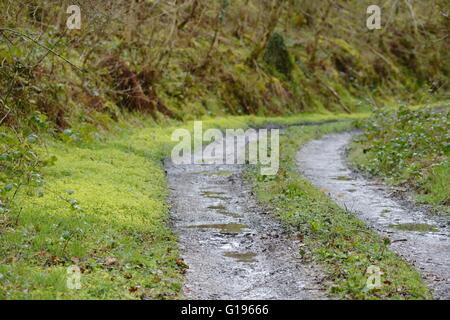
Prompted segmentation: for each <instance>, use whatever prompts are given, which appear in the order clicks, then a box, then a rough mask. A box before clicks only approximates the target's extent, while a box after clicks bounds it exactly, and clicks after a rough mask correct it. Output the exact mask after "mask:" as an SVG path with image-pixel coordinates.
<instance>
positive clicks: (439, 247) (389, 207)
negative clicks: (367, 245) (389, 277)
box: [297, 133, 450, 299]
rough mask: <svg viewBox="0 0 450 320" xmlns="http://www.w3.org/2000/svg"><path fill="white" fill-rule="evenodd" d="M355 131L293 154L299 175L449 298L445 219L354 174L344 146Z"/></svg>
mask: <svg viewBox="0 0 450 320" xmlns="http://www.w3.org/2000/svg"><path fill="white" fill-rule="evenodd" d="M353 135H354V133H341V134H332V135H328V136H325V137H324V138H322V139H320V140H315V141H312V142H310V143H308V144H306V145H305V146H304V147H303V148H302V149H301V150H300V151H299V152H298V154H297V164H298V167H299V170H300V171H301V172H302V174H303V175H304V176H305V177H306V178H308V179H309V180H310V181H311V182H312V183H313V184H314V185H315V186H317V187H318V188H321V189H323V190H324V192H326V193H328V194H329V195H330V197H331V198H333V199H334V200H335V201H336V202H337V203H338V204H339V205H341V206H342V207H344V208H346V209H348V210H350V211H353V212H356V213H357V214H358V216H359V217H361V218H362V219H363V220H365V221H366V222H367V223H368V224H369V225H370V226H371V227H373V228H375V229H376V230H377V231H379V232H380V233H381V234H382V235H383V236H387V237H389V238H390V239H391V241H392V244H391V249H392V250H394V251H395V252H397V253H398V254H399V255H401V256H402V257H404V259H405V260H407V261H408V262H410V263H411V264H412V265H414V266H415V267H416V268H417V270H419V272H420V273H421V274H422V277H423V278H424V280H425V281H426V283H427V284H428V285H429V287H430V288H432V289H433V291H434V297H435V298H438V299H450V230H449V229H450V227H449V218H447V217H437V216H430V215H428V214H426V213H424V212H423V211H421V210H420V209H419V208H417V207H416V208H415V207H413V206H412V205H411V204H410V203H406V202H405V201H402V200H399V199H397V198H395V197H393V196H392V194H391V193H392V189H390V188H388V187H386V186H384V185H382V184H380V183H378V182H376V181H372V180H368V179H365V178H364V177H362V176H360V175H358V174H355V173H354V172H352V171H351V170H350V169H349V167H348V165H347V162H346V154H345V151H346V147H347V146H348V145H349V143H350V142H351V140H352V137H353Z"/></svg>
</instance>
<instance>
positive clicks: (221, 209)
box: [208, 205, 227, 211]
mask: <svg viewBox="0 0 450 320" xmlns="http://www.w3.org/2000/svg"><path fill="white" fill-rule="evenodd" d="M208 209H211V210H217V211H227V208H226V207H225V206H222V205H218V206H208Z"/></svg>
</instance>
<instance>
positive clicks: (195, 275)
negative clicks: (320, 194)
mask: <svg viewBox="0 0 450 320" xmlns="http://www.w3.org/2000/svg"><path fill="white" fill-rule="evenodd" d="M242 170H243V168H242V166H239V165H174V164H172V163H171V162H170V161H167V162H166V171H167V176H168V183H169V188H170V191H171V196H170V203H171V222H172V225H173V228H174V230H175V232H176V233H177V235H178V237H179V243H180V250H181V254H182V257H183V259H184V260H185V262H186V264H187V265H188V266H189V269H188V270H187V273H186V282H185V286H184V289H183V291H184V296H185V297H186V298H188V299H323V298H325V297H326V296H325V292H324V290H323V288H322V287H321V284H320V283H322V276H321V274H322V273H321V272H320V271H318V268H317V267H316V266H313V265H311V264H310V263H307V262H305V261H302V260H301V258H300V255H299V250H300V247H301V246H302V244H301V243H300V242H299V241H298V240H296V239H291V238H289V235H288V233H287V232H286V231H285V230H284V229H283V227H282V226H281V225H280V224H279V223H278V222H277V221H276V219H274V218H273V217H272V216H271V215H270V214H268V213H267V211H265V210H264V209H263V208H261V207H259V206H258V204H257V202H256V200H255V198H254V196H253V194H252V192H251V188H250V186H248V185H246V183H245V182H244V181H243V179H242Z"/></svg>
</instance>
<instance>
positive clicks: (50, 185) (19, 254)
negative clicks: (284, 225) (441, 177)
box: [0, 114, 362, 299]
mask: <svg viewBox="0 0 450 320" xmlns="http://www.w3.org/2000/svg"><path fill="white" fill-rule="evenodd" d="M360 117H362V115H352V116H340V115H331V114H328V115H314V114H310V115H307V114H306V115H300V116H296V117H290V118H258V117H230V118H222V119H206V120H205V121H204V128H208V127H212V126H214V127H219V128H237V127H247V126H249V125H252V126H264V125H266V124H268V123H279V124H283V125H286V124H295V123H303V122H305V121H329V120H333V119H339V118H349V119H354V118H360ZM176 127H186V128H188V129H192V123H184V124H177V123H175V122H169V123H167V124H165V125H155V124H152V123H147V122H145V121H134V122H133V123H129V124H128V125H126V126H124V128H122V129H121V130H116V131H117V132H116V133H115V134H112V132H108V136H109V137H110V138H107V139H106V138H104V141H100V142H99V141H97V142H95V141H94V142H92V141H91V142H83V141H76V142H70V140H67V141H66V140H64V141H65V142H61V141H55V140H51V142H49V143H48V146H47V147H46V148H45V150H42V152H45V153H48V154H49V155H55V156H56V157H57V161H56V163H55V165H53V166H51V167H47V168H44V172H43V175H44V177H45V178H44V181H45V182H44V186H43V187H42V188H39V189H37V190H35V189H29V190H26V189H21V192H20V193H19V194H18V197H17V198H16V201H15V205H14V206H13V207H12V208H11V211H10V212H9V213H3V214H1V215H0V299H140V298H153V299H174V298H175V299H176V298H179V297H180V289H181V286H182V283H183V271H184V268H185V266H184V264H183V262H182V261H180V260H178V257H179V252H178V248H177V241H176V240H177V239H176V237H175V236H174V234H173V233H172V231H171V230H170V228H169V227H168V223H167V222H168V215H169V210H168V206H167V204H166V198H167V195H168V190H167V185H166V180H165V175H164V168H163V164H162V159H163V158H164V157H166V156H168V155H169V154H170V151H171V146H172V144H173V142H171V139H170V137H171V133H172V131H173V130H174V129H175V128H176ZM71 265H78V266H79V267H80V268H81V269H82V276H81V285H82V289H81V290H70V289H68V288H67V286H66V281H67V267H69V266H71Z"/></svg>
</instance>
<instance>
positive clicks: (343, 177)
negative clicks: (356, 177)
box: [334, 176, 356, 192]
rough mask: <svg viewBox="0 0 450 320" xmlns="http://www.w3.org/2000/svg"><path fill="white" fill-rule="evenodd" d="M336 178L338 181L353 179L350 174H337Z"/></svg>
mask: <svg viewBox="0 0 450 320" xmlns="http://www.w3.org/2000/svg"><path fill="white" fill-rule="evenodd" d="M334 180H337V181H350V180H352V178H351V177H349V176H337V177H336V178H334ZM355 191H356V189H355ZM355 191H353V192H355Z"/></svg>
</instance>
